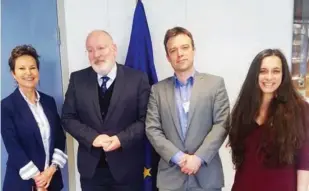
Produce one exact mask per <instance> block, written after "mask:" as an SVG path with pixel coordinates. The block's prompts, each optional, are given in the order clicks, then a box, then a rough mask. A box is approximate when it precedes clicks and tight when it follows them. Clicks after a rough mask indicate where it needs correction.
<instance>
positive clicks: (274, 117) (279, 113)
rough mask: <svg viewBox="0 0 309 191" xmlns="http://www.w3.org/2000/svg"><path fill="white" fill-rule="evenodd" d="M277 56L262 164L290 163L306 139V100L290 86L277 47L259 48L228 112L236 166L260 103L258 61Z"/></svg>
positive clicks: (230, 141)
mask: <svg viewBox="0 0 309 191" xmlns="http://www.w3.org/2000/svg"><path fill="white" fill-rule="evenodd" d="M268 56H277V57H278V58H280V60H281V63H282V82H281V84H280V86H279V88H278V89H277V91H276V96H275V97H274V98H273V99H272V101H271V103H270V106H269V108H268V117H267V119H266V121H265V123H264V125H265V127H266V128H265V131H263V136H262V137H263V138H262V140H261V142H260V151H262V152H263V155H264V162H265V164H269V165H270V166H278V165H286V164H293V163H294V162H295V156H296V151H297V150H298V149H299V148H300V147H301V145H302V143H303V142H304V140H305V136H306V133H307V131H306V128H305V117H304V114H303V113H304V106H305V102H304V100H303V99H302V97H301V96H299V95H298V93H297V92H296V90H295V89H294V87H293V84H292V80H291V76H290V72H289V68H288V64H287V60H286V58H285V56H284V55H283V53H282V52H281V51H279V50H277V49H266V50H263V51H261V52H260V53H259V54H258V55H257V56H256V57H255V58H254V59H253V61H252V63H251V66H250V68H249V71H248V74H247V77H246V79H245V81H244V84H243V86H242V88H241V91H240V94H239V96H238V99H237V101H236V103H235V106H234V108H233V110H232V114H231V123H230V130H229V145H230V146H231V149H232V161H233V164H234V165H235V167H236V169H238V168H239V167H240V166H241V164H242V162H243V160H244V153H245V147H244V141H245V139H246V137H247V136H248V135H249V134H250V132H251V131H252V129H250V128H249V127H252V125H250V124H252V122H253V121H254V120H255V118H256V117H257V114H258V112H259V108H260V106H261V103H262V92H261V90H260V87H259V84H258V76H259V72H260V68H261V63H262V61H263V59H264V58H265V57H268Z"/></svg>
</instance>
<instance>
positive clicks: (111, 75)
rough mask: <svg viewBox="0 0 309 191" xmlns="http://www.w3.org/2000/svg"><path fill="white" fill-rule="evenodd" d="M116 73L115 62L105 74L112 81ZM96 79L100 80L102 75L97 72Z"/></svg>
mask: <svg viewBox="0 0 309 191" xmlns="http://www.w3.org/2000/svg"><path fill="white" fill-rule="evenodd" d="M116 75H117V64H116V63H115V64H114V66H113V67H112V69H111V71H110V72H109V73H108V74H107V75H105V76H107V77H109V80H110V81H114V80H115V78H116ZM97 77H98V80H101V78H102V77H104V76H103V75H101V74H97Z"/></svg>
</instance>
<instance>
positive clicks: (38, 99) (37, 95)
mask: <svg viewBox="0 0 309 191" xmlns="http://www.w3.org/2000/svg"><path fill="white" fill-rule="evenodd" d="M18 89H19V92H20V93H21V95H22V96H23V98H24V99H25V100H26V102H27V103H28V104H30V105H33V103H31V102H30V100H29V99H28V98H27V97H26V95H25V94H24V93H23V91H21V89H20V88H18ZM35 93H36V99H35V100H34V101H35V103H37V102H39V101H40V94H39V92H38V91H37V90H35Z"/></svg>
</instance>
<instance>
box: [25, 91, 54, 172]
mask: <svg viewBox="0 0 309 191" xmlns="http://www.w3.org/2000/svg"><path fill="white" fill-rule="evenodd" d="M19 91H20V93H21V95H22V96H23V97H24V99H25V100H26V102H27V104H28V106H29V108H30V110H31V112H32V114H33V116H34V119H35V121H36V122H37V124H38V127H39V129H40V133H41V137H42V141H43V146H44V151H45V155H46V157H45V167H44V169H46V168H47V167H48V166H49V158H50V156H49V145H50V126H49V122H48V119H47V117H46V115H45V113H44V110H43V107H42V105H41V103H40V94H39V93H38V92H37V91H36V96H37V98H36V100H35V103H34V104H33V103H31V102H30V101H29V99H28V98H27V97H26V96H25V95H24V93H23V92H22V91H21V90H19Z"/></svg>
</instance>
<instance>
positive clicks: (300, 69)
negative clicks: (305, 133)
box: [292, 0, 309, 101]
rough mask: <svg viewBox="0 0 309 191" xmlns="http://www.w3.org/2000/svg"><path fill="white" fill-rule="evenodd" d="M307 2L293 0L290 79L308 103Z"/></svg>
mask: <svg viewBox="0 0 309 191" xmlns="http://www.w3.org/2000/svg"><path fill="white" fill-rule="evenodd" d="M308 34H309V0H294V23H293V47H292V79H293V83H294V85H295V87H296V88H297V90H298V91H299V93H300V94H301V95H303V96H304V97H305V98H306V99H307V100H308V101H309V36H308Z"/></svg>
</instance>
